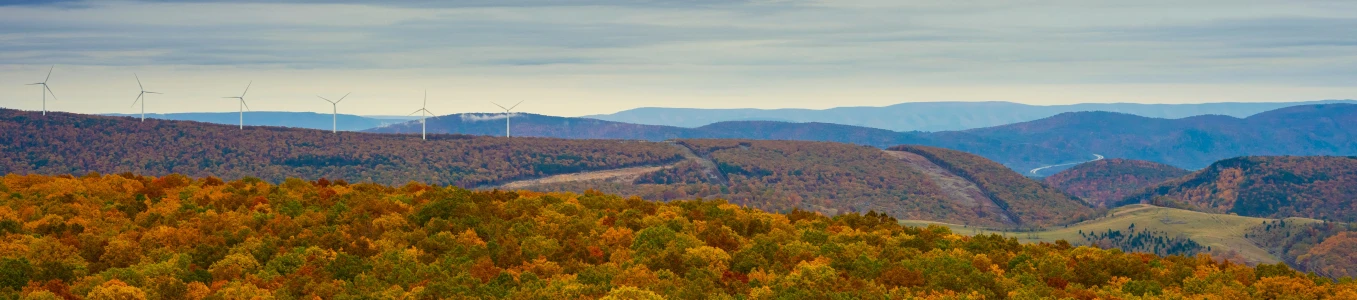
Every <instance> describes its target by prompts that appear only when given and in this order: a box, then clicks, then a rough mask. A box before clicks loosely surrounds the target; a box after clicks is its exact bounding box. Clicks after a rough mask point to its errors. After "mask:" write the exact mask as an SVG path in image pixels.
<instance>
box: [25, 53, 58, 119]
mask: <svg viewBox="0 0 1357 300" xmlns="http://www.w3.org/2000/svg"><path fill="white" fill-rule="evenodd" d="M56 68H57V66H55V65H54V66H52V68H50V69H47V78H46V79H43V80H42V82H38V83H30V84H28V85H41V86H42V115H44V116H46V115H47V94H49V93H50V94H52V100H56V99H57V93H56V92H52V88H51V87H49V86H47V80H48V79H52V70H55V69H56Z"/></svg>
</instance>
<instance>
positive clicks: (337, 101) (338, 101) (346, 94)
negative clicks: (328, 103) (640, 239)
mask: <svg viewBox="0 0 1357 300" xmlns="http://www.w3.org/2000/svg"><path fill="white" fill-rule="evenodd" d="M349 94H353V92H348V93H344V96H343V97H339V100H336V101H335V104H339V103H340V102H344V98H348V97H349Z"/></svg>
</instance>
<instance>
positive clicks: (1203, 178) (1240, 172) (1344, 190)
mask: <svg viewBox="0 0 1357 300" xmlns="http://www.w3.org/2000/svg"><path fill="white" fill-rule="evenodd" d="M1353 195H1357V158H1354V157H1340V156H1308V157H1296V156H1261V157H1240V158H1232V159H1227V160H1222V161H1219V162H1216V163H1215V164H1212V165H1211V166H1210V167H1207V168H1206V169H1203V170H1201V171H1197V172H1195V173H1193V174H1191V175H1188V176H1186V177H1182V178H1179V179H1174V180H1171V181H1168V182H1165V183H1162V184H1159V185H1157V186H1154V187H1152V188H1150V189H1148V190H1145V191H1143V192H1141V193H1137V194H1134V195H1131V196H1129V197H1127V199H1126V200H1123V204H1124V203H1136V202H1144V203H1151V204H1155V205H1160V206H1170V207H1179V208H1186V209H1192V210H1198V211H1204V212H1213V213H1234V214H1238V215H1242V216H1258V217H1274V218H1276V217H1306V218H1315V219H1324V220H1336V221H1345V222H1353V221H1357V206H1354V205H1353V203H1354V202H1353Z"/></svg>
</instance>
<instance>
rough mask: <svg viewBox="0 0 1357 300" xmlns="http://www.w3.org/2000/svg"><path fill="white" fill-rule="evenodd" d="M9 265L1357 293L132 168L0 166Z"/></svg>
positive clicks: (26, 291) (674, 295)
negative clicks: (42, 172)
mask: <svg viewBox="0 0 1357 300" xmlns="http://www.w3.org/2000/svg"><path fill="white" fill-rule="evenodd" d="M0 275H2V276H0V297H2V298H5V299H63V298H64V299H81V298H82V297H83V298H85V299H360V298H362V299H366V298H390V299H441V298H458V297H464V298H483V299H599V298H602V299H1159V298H1162V299H1355V298H1357V283H1354V282H1352V281H1351V280H1337V281H1336V280H1331V279H1328V278H1323V277H1319V276H1314V275H1308V274H1304V273H1300V272H1296V271H1293V270H1291V269H1289V268H1288V267H1286V266H1285V265H1281V264H1277V265H1259V266H1256V267H1250V266H1246V265H1243V264H1236V263H1231V262H1228V261H1221V260H1216V259H1213V258H1212V257H1210V256H1208V255H1204V256H1198V257H1190V258H1189V257H1182V256H1156V255H1153V254H1145V253H1128V252H1124V251H1120V250H1103V249H1098V248H1091V247H1073V246H1071V245H1070V244H1069V243H1067V242H1063V241H1062V242H1055V243H1029V244H1024V243H1020V242H1018V240H1016V239H1015V238H1013V237H1004V236H1000V235H979V236H965V235H962V234H958V233H954V232H952V231H950V230H949V229H947V228H946V227H939V226H932V227H927V228H919V227H907V226H901V225H900V224H899V223H898V222H897V220H896V219H894V218H891V217H889V216H885V215H880V214H875V213H868V214H857V213H851V214H844V215H838V216H834V217H826V216H822V215H818V214H814V213H808V212H804V211H792V212H789V213H786V214H776V213H767V212H763V211H759V210H756V209H749V208H742V207H740V206H737V205H732V204H728V203H724V202H721V201H691V200H686V201H675V202H670V203H660V202H650V201H645V200H642V199H639V198H623V197H618V196H612V195H605V194H600V193H586V194H570V193H536V192H526V191H524V192H504V191H469V190H465V189H460V188H457V187H447V186H433V185H426V184H422V183H408V184H404V185H401V186H384V185H376V184H349V183H344V182H330V181H320V180H317V181H312V182H308V181H303V180H286V181H284V182H282V183H281V184H270V183H267V182H261V181H259V180H252V179H242V180H234V181H222V180H219V179H216V178H188V177H184V176H166V177H159V178H156V177H142V176H137V175H133V174H125V175H104V176H81V177H71V176H20V175H7V176H4V177H3V178H0ZM21 297H22V298H21Z"/></svg>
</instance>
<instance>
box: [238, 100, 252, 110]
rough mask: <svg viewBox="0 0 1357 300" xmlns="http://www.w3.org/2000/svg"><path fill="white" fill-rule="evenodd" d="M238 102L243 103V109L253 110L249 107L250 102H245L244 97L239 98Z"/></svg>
mask: <svg viewBox="0 0 1357 300" xmlns="http://www.w3.org/2000/svg"><path fill="white" fill-rule="evenodd" d="M240 104H242V105H245V110H248V111H254V110H253V109H250V104H249V103H245V99H244V98H242V99H240Z"/></svg>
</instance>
